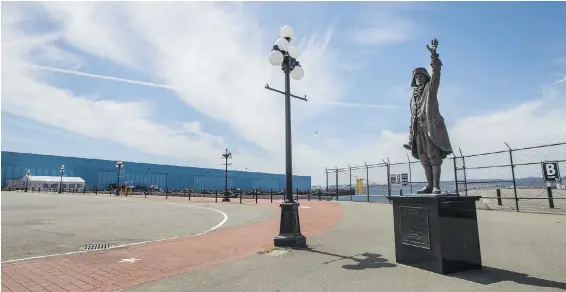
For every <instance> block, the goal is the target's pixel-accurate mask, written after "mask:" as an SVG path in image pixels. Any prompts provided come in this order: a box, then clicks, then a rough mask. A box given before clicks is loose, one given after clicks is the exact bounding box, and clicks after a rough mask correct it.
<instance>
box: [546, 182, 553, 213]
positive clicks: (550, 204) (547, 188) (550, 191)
mask: <svg viewBox="0 0 566 292" xmlns="http://www.w3.org/2000/svg"><path fill="white" fill-rule="evenodd" d="M546 194H547V195H548V207H550V208H551V209H554V199H552V187H550V186H548V187H546Z"/></svg>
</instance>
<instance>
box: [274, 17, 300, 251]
mask: <svg viewBox="0 0 566 292" xmlns="http://www.w3.org/2000/svg"><path fill="white" fill-rule="evenodd" d="M279 36H280V38H279V39H278V40H277V41H276V42H275V45H274V46H273V49H272V50H271V53H270V54H269V57H268V60H269V63H270V64H271V65H273V66H281V70H282V71H283V73H285V92H282V91H279V90H276V89H273V88H271V87H269V85H266V86H265V88H266V89H268V90H271V91H275V92H277V93H281V94H283V95H285V157H286V158H285V162H286V171H285V202H284V203H282V204H281V205H280V206H281V222H280V225H279V235H277V236H276V237H275V239H274V244H275V246H284V247H302V246H306V244H307V239H306V238H305V236H303V235H302V234H301V224H300V222H299V203H297V202H295V201H294V200H293V164H292V151H291V145H292V143H291V97H294V98H298V99H301V100H305V101H306V100H307V99H306V97H298V96H295V95H293V94H291V80H290V78H293V79H295V80H300V79H301V78H303V76H304V74H305V73H304V71H303V68H302V67H301V65H300V64H299V61H297V59H296V57H297V56H298V54H299V50H298V49H297V48H295V47H291V46H290V42H291V39H292V38H293V29H292V28H291V27H289V26H284V27H282V28H281V30H280V31H279Z"/></svg>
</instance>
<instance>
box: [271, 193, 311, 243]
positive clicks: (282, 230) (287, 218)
mask: <svg viewBox="0 0 566 292" xmlns="http://www.w3.org/2000/svg"><path fill="white" fill-rule="evenodd" d="M279 206H281V223H280V226H279V235H277V236H276V237H275V238H274V240H273V242H274V245H275V246H277V247H305V246H306V245H307V238H306V237H305V236H304V235H302V234H301V223H300V221H299V206H300V204H299V203H297V202H289V203H287V202H286V203H282V204H280V205H279Z"/></svg>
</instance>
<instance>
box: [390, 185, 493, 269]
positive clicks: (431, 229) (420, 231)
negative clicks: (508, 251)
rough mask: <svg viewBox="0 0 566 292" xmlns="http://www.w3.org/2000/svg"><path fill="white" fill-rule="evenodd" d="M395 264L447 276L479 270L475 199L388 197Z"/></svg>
mask: <svg viewBox="0 0 566 292" xmlns="http://www.w3.org/2000/svg"><path fill="white" fill-rule="evenodd" d="M389 198H391V200H392V201H393V221H394V225H395V226H394V227H395V257H396V261H397V263H400V264H404V265H407V266H412V267H415V268H420V269H423V270H427V271H431V272H435V273H439V274H450V273H456V272H463V271H468V270H476V269H481V268H482V262H481V252H480V240H479V233H478V222H477V214H476V205H475V202H476V201H477V200H479V199H480V197H479V196H458V195H457V194H456V195H451V194H447V195H409V196H391V197H389Z"/></svg>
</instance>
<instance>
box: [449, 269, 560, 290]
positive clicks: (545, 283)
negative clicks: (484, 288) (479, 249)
mask: <svg viewBox="0 0 566 292" xmlns="http://www.w3.org/2000/svg"><path fill="white" fill-rule="evenodd" d="M451 276H452V277H454V278H458V279H463V280H467V281H471V282H475V283H478V284H482V285H489V284H494V283H498V282H503V281H512V282H515V283H518V284H523V285H529V286H537V287H547V288H559V289H563V290H566V283H564V282H556V281H551V280H545V279H540V278H536V277H531V276H529V275H527V274H522V273H517V272H512V271H507V270H501V269H496V268H491V267H483V269H482V270H475V271H469V272H462V273H456V274H452V275H451Z"/></svg>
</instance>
